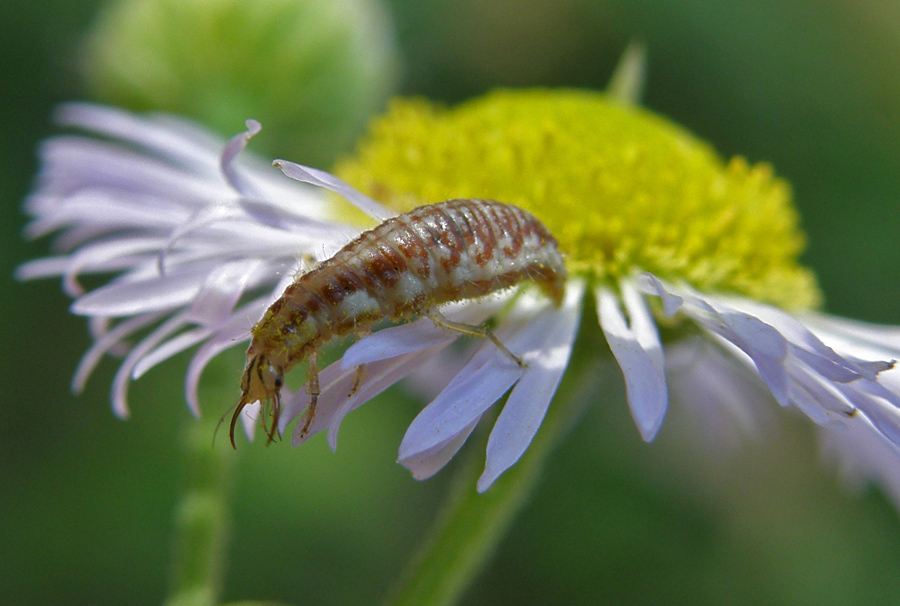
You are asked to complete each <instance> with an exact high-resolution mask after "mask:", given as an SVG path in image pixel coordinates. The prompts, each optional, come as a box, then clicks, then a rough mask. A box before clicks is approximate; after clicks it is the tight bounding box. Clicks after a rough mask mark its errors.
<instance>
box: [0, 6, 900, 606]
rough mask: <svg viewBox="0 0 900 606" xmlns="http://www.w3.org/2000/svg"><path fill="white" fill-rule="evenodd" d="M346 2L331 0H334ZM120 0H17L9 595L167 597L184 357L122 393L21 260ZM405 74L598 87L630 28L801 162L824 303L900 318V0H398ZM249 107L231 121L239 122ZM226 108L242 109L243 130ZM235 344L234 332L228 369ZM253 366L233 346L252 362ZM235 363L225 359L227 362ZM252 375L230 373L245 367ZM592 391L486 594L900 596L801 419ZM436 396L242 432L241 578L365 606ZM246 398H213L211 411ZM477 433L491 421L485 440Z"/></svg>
mask: <svg viewBox="0 0 900 606" xmlns="http://www.w3.org/2000/svg"><path fill="white" fill-rule="evenodd" d="M327 1H330V0H323V2H327ZM99 6H100V3H99V2H96V1H95V0H82V1H81V2H68V1H64V0H35V1H33V2H3V3H0V66H2V67H0V69H2V72H0V78H2V89H0V90H2V92H0V208H2V212H0V230H2V232H0V247H2V255H0V280H2V286H0V289H2V290H0V293H2V296H0V318H2V320H0V327H2V328H0V330H2V340H0V347H2V351H0V360H2V362H0V385H2V387H3V395H4V398H3V399H4V404H3V412H2V414H0V595H2V597H0V601H2V602H3V603H4V604H29V605H42V604H66V605H78V604H91V605H98V604H138V605H139V604H157V603H160V602H161V600H162V599H163V598H164V596H165V591H166V586H167V580H168V575H169V565H170V559H171V558H170V555H171V546H170V536H171V528H172V510H173V506H174V504H175V502H176V498H177V495H178V491H179V488H180V485H181V484H180V483H181V479H182V475H181V474H182V470H181V468H180V465H179V440H180V438H181V436H182V434H183V427H184V426H185V424H187V423H191V422H192V419H191V417H190V415H189V413H188V411H187V409H186V407H185V406H184V404H183V396H182V393H181V377H182V372H183V368H184V362H185V358H181V359H176V360H173V361H170V362H169V363H168V364H165V365H163V366H161V367H159V368H157V369H154V371H153V372H151V373H149V374H148V375H147V376H146V377H145V378H142V379H141V380H140V381H139V382H138V383H136V384H135V385H133V386H132V389H131V391H130V394H131V395H130V402H131V405H132V410H133V414H132V418H131V419H130V420H129V421H127V422H122V421H119V420H117V419H115V418H114V416H113V415H112V413H111V411H110V408H109V403H108V389H109V385H110V380H111V377H112V374H113V372H114V371H115V366H116V365H115V363H114V362H113V361H107V363H105V364H103V365H101V367H100V369H99V371H98V372H97V373H96V374H95V376H93V377H92V379H91V381H90V382H89V384H88V388H87V390H86V392H85V393H84V394H83V395H81V396H80V397H75V396H73V395H71V394H70V392H69V381H70V378H71V375H72V373H73V371H74V369H75V366H76V364H77V362H78V360H79V357H80V355H81V354H82V352H83V351H84V350H85V349H86V348H87V346H88V345H89V336H88V334H87V330H86V326H85V323H84V322H83V320H81V319H79V318H76V317H73V316H70V315H69V314H68V312H67V305H68V300H67V299H66V297H65V296H64V295H63V294H62V293H61V292H60V289H59V285H58V284H57V283H54V282H52V281H42V282H32V283H17V282H15V281H14V280H13V278H12V275H13V272H14V269H15V267H16V266H17V264H19V263H21V262H22V261H23V260H25V259H28V258H32V257H35V256H39V255H42V254H45V253H46V251H47V248H48V242H47V241H38V242H33V243H28V242H24V241H23V240H22V239H21V237H20V234H21V230H22V227H23V225H24V224H25V221H26V218H25V217H24V216H23V215H22V213H21V210H20V204H21V201H22V199H23V198H24V197H25V196H26V195H27V192H28V191H29V189H30V186H31V184H32V179H33V176H34V174H35V170H36V159H35V148H36V145H37V143H38V142H39V141H40V140H41V138H43V137H46V136H48V135H50V134H52V133H53V132H54V127H53V125H52V124H51V122H50V116H51V112H52V110H53V107H54V106H55V105H56V104H57V103H59V102H62V101H66V100H71V99H81V98H85V97H86V93H85V91H84V89H83V88H82V80H81V78H80V76H79V72H78V61H77V57H78V49H79V47H80V44H81V42H80V41H81V38H82V36H83V34H84V32H85V30H86V28H87V27H88V26H89V24H90V23H91V21H92V19H93V18H94V16H95V14H96V10H97V8H98V7H99ZM385 7H386V9H387V11H388V13H389V14H390V16H391V18H392V19H393V23H394V29H395V33H396V38H397V44H398V46H399V49H400V53H401V59H402V72H401V75H400V78H399V82H398V90H399V92H401V93H404V94H416V95H426V96H428V97H431V98H434V99H439V100H445V101H447V102H455V101H459V100H462V99H466V98H468V97H471V96H473V95H478V94H480V93H482V92H484V91H486V90H489V89H491V88H495V87H498V86H577V87H589V88H602V87H603V86H604V85H605V83H606V81H607V79H608V78H609V75H610V73H611V71H612V69H613V67H614V65H615V63H616V61H617V59H618V57H619V56H620V54H621V52H622V50H623V49H624V47H625V46H626V45H627V43H628V42H629V41H631V40H633V39H642V40H644V41H645V42H646V44H647V47H648V50H649V76H648V79H647V85H646V95H645V104H646V105H647V106H648V107H650V108H652V109H653V110H655V111H658V112H660V113H662V114H664V115H666V116H668V117H670V118H672V119H674V120H675V121H677V122H680V123H681V124H683V125H685V126H687V127H688V128H690V129H692V130H693V131H694V132H696V133H697V134H698V135H700V136H701V137H703V138H705V139H707V140H709V141H711V142H712V143H713V144H714V145H715V146H716V147H717V148H718V149H719V150H720V151H721V152H722V153H723V154H725V155H733V154H742V155H745V156H746V157H748V158H749V159H750V160H752V161H759V160H766V161H770V162H772V163H773V164H774V165H775V167H776V168H777V170H778V172H779V173H780V174H781V175H783V176H785V177H786V178H787V179H789V180H790V181H791V182H792V184H793V185H794V188H795V194H796V198H797V204H798V206H799V208H800V211H801V213H802V215H803V218H804V219H803V220H804V225H805V228H806V230H807V232H808V234H809V239H810V246H809V249H808V254H807V255H806V260H807V262H808V263H809V264H810V265H812V266H813V267H814V268H815V269H816V271H817V272H818V274H819V276H820V278H821V282H822V285H823V288H824V291H825V293H826V297H827V302H828V303H827V305H828V309H829V310H830V311H833V312H835V313H838V314H841V315H847V316H852V317H857V318H862V319H866V320H872V321H879V322H888V323H895V324H900V306H898V296H900V275H898V272H897V267H898V260H900V252H898V248H897V235H896V234H897V233H898V231H900V203H898V202H900V170H898V167H900V72H898V65H900V36H897V35H896V34H897V32H898V31H900V4H898V3H895V2H882V1H877V0H796V1H794V2H787V3H785V2H779V1H776V0H758V1H755V2H747V1H738V2H716V1H713V0H668V1H662V0H658V1H651V0H644V1H624V0H620V1H616V0H432V1H427V2H420V1H419V0H390V1H386V2H385ZM238 129H240V125H236V127H235V128H234V131H237V130H238ZM225 134H231V133H225ZM239 358H240V356H239V355H238V356H236V357H235V358H234V365H235V368H238V367H239V366H240V359H239ZM235 372H237V371H235ZM223 380H229V377H225V378H224V379H223ZM234 380H235V381H236V380H237V378H236V375H235V378H234ZM592 399H593V400H595V402H592V405H591V406H590V408H589V412H588V414H587V415H586V416H585V418H584V419H583V420H582V422H581V423H580V424H579V425H578V427H577V428H576V429H575V430H574V431H573V432H572V434H571V436H570V437H569V439H568V440H567V441H566V442H565V443H564V444H563V446H562V447H561V448H560V449H559V450H558V451H557V453H556V454H555V455H554V456H553V458H552V460H551V461H550V464H549V466H548V468H547V470H546V474H545V478H544V480H543V482H542V485H541V487H540V488H539V490H538V492H537V494H536V496H535V498H534V500H533V501H532V502H531V503H530V504H529V505H528V506H527V508H526V509H525V510H524V511H523V513H522V514H521V516H520V517H519V519H518V520H517V522H516V524H515V525H514V527H513V530H512V532H511V533H510V534H509V535H508V536H507V537H506V539H505V540H504V542H503V544H502V545H501V548H500V550H499V552H498V553H497V555H496V557H495V558H494V559H493V560H492V561H491V563H490V565H489V566H488V567H487V569H486V570H485V571H484V573H483V574H482V575H481V576H480V577H479V579H478V581H477V582H476V583H475V585H474V586H473V587H472V588H471V589H470V590H469V592H468V593H467V594H466V596H465V599H464V603H466V604H477V605H487V604H519V605H523V604H644V603H666V604H677V603H690V604H761V603H765V604H810V605H813V604H814V605H819V606H821V605H827V604H842V605H846V604H895V603H897V601H898V599H900V598H898V596H900V514H898V511H897V509H896V508H895V507H894V505H893V504H892V503H891V502H890V501H889V500H888V499H886V498H885V497H884V496H883V495H882V494H881V493H880V492H878V491H877V490H872V489H867V488H865V487H863V488H862V489H861V490H858V489H857V490H851V489H850V488H848V487H846V486H844V485H842V484H841V482H839V481H838V479H837V476H836V474H835V472H834V470H833V469H831V468H829V467H828V466H826V465H823V464H822V462H821V460H820V456H819V452H818V447H817V445H816V442H815V440H814V436H813V432H812V431H811V430H810V428H809V427H808V426H807V425H808V424H807V423H806V422H805V421H803V420H801V419H797V418H795V417H793V416H792V415H789V414H782V412H781V411H776V413H775V415H774V421H773V423H772V424H771V426H770V427H769V429H768V430H767V431H765V432H763V433H762V434H761V435H760V436H757V437H756V438H755V439H749V438H748V439H744V440H743V441H741V442H740V443H739V444H737V445H736V446H737V447H736V448H732V449H729V450H724V451H723V450H716V449H711V448H710V447H709V444H708V443H706V442H704V441H703V440H701V439H699V437H698V436H697V432H696V431H694V430H693V429H692V428H693V426H694V425H695V424H694V423H693V422H692V420H691V419H690V418H689V417H688V416H686V415H684V414H680V413H679V410H678V408H677V407H674V410H673V411H672V414H671V416H670V417H669V418H667V420H666V424H665V425H664V426H663V429H662V431H661V434H660V437H659V438H658V440H657V441H656V442H655V443H653V444H650V445H647V444H644V443H642V442H641V441H640V438H639V436H638V433H637V431H636V429H635V428H634V426H633V423H632V422H631V420H630V418H629V416H628V412H627V407H626V406H625V404H624V401H623V399H622V387H621V386H620V385H619V384H618V382H611V383H610V385H609V387H608V390H607V391H604V392H603V393H597V394H594V395H593V396H592ZM418 406H420V404H417V403H416V402H415V400H414V399H412V398H410V397H409V396H408V395H407V394H405V393H404V392H403V391H401V390H395V391H393V392H389V394H388V395H387V396H386V397H383V398H381V399H380V400H379V401H377V402H373V403H371V404H369V405H367V406H365V407H364V408H363V409H361V410H360V411H359V412H357V413H354V415H352V416H351V417H350V418H349V419H348V421H347V423H346V424H345V426H344V428H343V430H342V434H341V443H340V447H339V449H338V451H337V453H336V454H333V453H331V452H330V451H329V450H328V449H327V447H326V445H325V443H324V440H322V439H321V438H318V439H315V440H313V441H312V442H311V443H310V444H308V445H306V446H304V447H303V448H301V449H297V450H295V449H292V448H290V446H289V445H288V444H286V443H282V444H278V445H275V446H273V447H270V448H264V447H262V445H259V444H257V445H255V446H252V447H249V448H243V449H241V451H240V452H239V453H238V454H236V455H235V465H236V470H235V482H234V483H235V486H234V494H235V507H234V511H233V530H232V538H231V543H230V548H229V558H230V565H229V567H228V573H227V576H226V578H225V581H224V596H225V598H226V599H227V600H238V599H251V598H252V599H271V600H281V601H285V602H291V603H328V604H370V603H373V602H374V601H377V600H378V599H379V597H380V596H382V595H383V594H384V592H385V590H386V589H387V587H388V586H389V585H390V583H391V581H392V579H393V578H394V577H395V575H396V573H397V572H398V571H399V570H400V568H401V566H402V564H403V563H404V562H405V560H406V558H407V556H408V555H409V554H410V553H411V551H412V550H413V549H414V547H415V545H416V544H417V541H418V539H419V538H420V537H421V535H422V533H423V532H424V531H425V529H426V528H427V527H428V524H429V523H430V521H431V520H432V519H433V518H434V516H435V514H436V511H437V508H438V505H439V503H440V499H441V495H442V494H443V492H444V490H445V483H446V480H447V478H448V477H449V476H450V475H451V474H450V473H449V472H448V471H445V472H443V473H441V474H440V475H438V476H437V477H436V478H434V479H432V480H430V481H428V482H424V483H420V482H416V481H414V480H412V479H410V477H409V476H408V474H407V473H406V471H405V470H404V469H403V468H401V467H400V466H398V465H396V464H395V463H394V458H395V455H396V448H397V445H398V444H399V441H400V438H401V437H402V435H403V431H404V428H405V425H406V424H407V423H408V422H409V420H410V419H412V417H413V416H414V414H415V411H416V409H417V407H418ZM226 407H227V404H225V403H215V402H213V403H211V404H209V405H208V406H207V408H206V410H207V412H208V414H211V415H215V416H218V415H219V414H221V411H223V410H224V409H225V408H226ZM473 442H475V443H474V444H470V446H472V445H475V446H476V447H477V448H483V442H480V443H477V441H474V440H473Z"/></svg>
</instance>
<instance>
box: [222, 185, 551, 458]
mask: <svg viewBox="0 0 900 606" xmlns="http://www.w3.org/2000/svg"><path fill="white" fill-rule="evenodd" d="M565 277H566V271H565V265H564V263H563V259H562V256H561V255H560V253H559V251H558V249H557V246H556V240H555V239H554V238H553V236H552V235H551V234H550V232H549V231H548V230H547V229H546V228H545V227H544V226H543V225H542V224H541V223H540V222H539V221H538V220H537V219H536V218H535V217H534V216H532V215H531V214H529V213H527V212H526V211H523V210H522V209H520V208H517V207H515V206H512V205H509V204H504V203H501V202H493V201H488V200H473V199H461V200H450V201H447V202H441V203H439V204H432V205H428V206H422V207H419V208H416V209H414V210H412V211H411V212H409V213H405V214H402V215H399V216H397V217H393V218H391V219H388V220H387V221H385V222H384V223H382V224H381V225H379V226H377V227H375V228H374V229H371V230H369V231H366V232H364V233H363V234H361V235H360V236H359V237H358V238H357V239H355V240H354V241H352V242H350V243H349V244H347V245H346V246H345V247H344V248H342V249H341V250H340V251H339V252H338V253H337V254H335V255H334V256H333V257H331V258H330V259H327V260H326V261H324V262H322V263H321V264H320V265H318V266H316V267H315V268H314V269H312V270H311V271H309V272H307V273H305V274H303V275H301V276H300V277H299V278H297V280H296V281H295V282H294V283H293V284H291V285H290V286H288V288H287V289H286V290H285V292H284V294H283V295H282V296H281V297H280V298H279V299H278V300H277V301H275V303H273V304H272V306H271V307H270V308H269V309H268V310H267V311H266V313H265V315H264V316H263V318H262V320H260V321H259V322H258V323H257V324H256V326H254V328H253V331H252V337H253V339H252V342H251V344H250V348H249V349H248V351H247V357H248V358H247V359H248V362H247V368H246V370H245V371H244V379H243V381H242V385H241V387H242V391H243V395H242V397H241V400H240V402H239V404H238V410H237V411H236V412H235V417H234V418H233V419H232V434H233V428H234V422H235V420H236V418H237V415H238V414H239V412H240V410H241V408H243V406H245V405H246V404H250V403H252V402H254V401H257V400H261V401H264V402H265V401H272V402H273V404H274V411H273V415H274V416H275V417H276V420H277V414H278V392H279V391H280V388H281V377H282V375H283V374H284V373H285V372H287V371H288V370H289V369H290V368H291V367H292V366H294V365H295V364H297V363H299V362H302V361H303V360H305V359H307V358H310V357H311V356H314V354H315V353H316V352H317V351H318V348H319V347H320V346H322V345H323V344H325V343H326V342H328V341H329V340H330V339H331V338H332V337H335V336H344V335H348V334H355V333H358V332H361V331H366V330H368V329H369V328H370V327H371V326H372V325H373V324H375V323H376V322H378V321H379V320H382V319H384V318H391V319H394V320H397V319H404V318H409V317H411V316H414V315H417V314H420V313H422V312H424V311H427V310H428V309H430V308H433V307H435V306H437V305H440V304H443V303H449V302H452V301H459V300H462V299H467V298H474V297H480V296H484V295H487V294H489V293H492V292H494V291H497V290H500V289H503V288H507V287H509V286H512V285H514V284H517V283H518V282H521V281H522V280H525V279H529V280H532V281H534V282H535V283H537V285H538V286H539V287H540V288H541V289H543V290H544V292H545V293H546V294H547V295H548V296H550V297H551V298H552V299H553V300H554V302H556V303H557V304H559V303H560V302H561V301H562V295H563V289H564V283H565ZM315 372H316V370H315V368H314V357H313V360H312V363H311V369H310V371H309V372H308V374H309V375H310V377H309V378H310V383H311V385H312V384H313V383H314V382H315V381H314V379H315V377H314V376H313V375H314V373H315ZM311 391H312V389H311ZM270 437H271V433H270ZM232 442H233V435H232Z"/></svg>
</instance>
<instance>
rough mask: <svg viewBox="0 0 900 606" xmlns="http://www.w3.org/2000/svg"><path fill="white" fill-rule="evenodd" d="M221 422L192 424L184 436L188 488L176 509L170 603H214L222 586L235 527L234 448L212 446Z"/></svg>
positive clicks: (167, 603)
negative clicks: (231, 511) (232, 515)
mask: <svg viewBox="0 0 900 606" xmlns="http://www.w3.org/2000/svg"><path fill="white" fill-rule="evenodd" d="M215 425H216V424H215V422H214V421H212V420H209V419H203V420H202V421H199V422H192V423H189V424H188V426H187V428H186V429H185V432H184V436H183V439H182V443H183V449H184V461H185V476H186V477H185V490H184V493H183V494H182V496H181V499H180V500H179V502H178V504H177V505H176V508H175V540H174V543H175V545H174V547H175V554H174V559H173V567H172V579H171V588H170V591H169V595H168V597H167V598H166V601H165V606H213V605H214V604H216V603H217V602H218V599H219V594H220V590H221V577H222V570H223V567H224V565H225V556H226V547H227V542H228V533H229V526H230V519H229V517H230V515H229V497H230V484H231V482H230V476H231V468H232V462H233V459H234V453H231V452H229V451H228V449H226V448H225V445H224V444H221V443H220V444H219V445H218V446H217V447H215V448H213V447H212V446H211V441H212V437H211V436H212V435H213V431H214V429H215Z"/></svg>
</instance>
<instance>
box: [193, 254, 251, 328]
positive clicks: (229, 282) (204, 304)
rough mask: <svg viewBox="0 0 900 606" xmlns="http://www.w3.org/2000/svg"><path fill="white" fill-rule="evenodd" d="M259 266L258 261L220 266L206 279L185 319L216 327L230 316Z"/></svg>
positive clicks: (242, 260)
mask: <svg viewBox="0 0 900 606" xmlns="http://www.w3.org/2000/svg"><path fill="white" fill-rule="evenodd" d="M261 265H262V261H260V260H259V259H240V260H237V261H231V262H227V263H224V264H223V265H220V266H219V267H217V268H215V269H213V270H212V271H211V272H209V274H208V275H207V276H206V280H205V281H204V283H203V287H202V288H201V289H200V292H198V293H197V296H196V297H194V300H193V301H192V302H191V306H190V308H189V309H188V311H187V318H188V320H190V321H191V322H195V323H197V324H200V325H211V324H217V323H219V322H222V321H223V320H225V319H226V318H227V317H228V316H229V315H231V311H232V309H234V306H235V304H236V303H237V302H238V299H239V298H240V297H241V295H242V294H244V287H245V286H246V285H247V282H248V281H249V279H250V276H252V275H253V273H254V272H255V271H256V270H257V269H258V268H259V267H260V266H261Z"/></svg>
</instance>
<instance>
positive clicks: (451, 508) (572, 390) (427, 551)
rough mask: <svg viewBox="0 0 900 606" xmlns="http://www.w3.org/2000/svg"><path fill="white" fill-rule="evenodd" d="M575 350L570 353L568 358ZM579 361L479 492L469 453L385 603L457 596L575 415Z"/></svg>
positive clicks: (475, 461) (432, 603)
mask: <svg viewBox="0 0 900 606" xmlns="http://www.w3.org/2000/svg"><path fill="white" fill-rule="evenodd" d="M584 353H586V352H584ZM576 356H577V353H573V357H572V359H573V361H574V360H576V359H577V358H576ZM585 358H587V359H595V358H594V357H593V356H590V355H587V356H581V359H582V360H584V359H585ZM581 366H582V369H575V368H572V367H570V368H569V369H568V372H567V373H566V376H565V378H564V379H563V382H562V384H561V385H560V388H559V390H558V391H557V394H556V397H555V398H554V400H553V403H552V405H551V406H550V409H549V410H548V411H547V416H546V418H545V419H544V422H543V423H542V425H541V429H540V431H538V433H537V435H536V436H535V438H534V441H533V442H532V443H531V446H529V447H528V450H526V451H525V454H524V455H523V456H522V458H521V459H520V460H519V462H518V463H516V464H515V465H514V466H513V467H512V468H510V469H509V470H508V471H506V473H504V474H503V475H502V476H500V478H499V479H498V480H497V481H496V482H494V484H493V485H492V486H491V487H490V489H488V490H487V492H485V493H484V494H478V493H477V492H476V491H475V481H476V479H477V478H478V475H479V474H480V473H481V470H482V468H483V466H484V461H483V459H482V458H481V457H479V456H474V455H473V454H471V453H470V455H469V456H468V460H467V461H465V462H464V464H463V465H462V466H461V468H460V469H459V471H458V472H457V474H456V476H455V477H454V478H453V482H452V484H451V487H450V493H449V495H448V497H447V501H446V502H445V504H444V508H443V510H442V511H441V513H440V515H439V517H438V519H437V520H436V522H435V524H434V526H433V527H432V529H431V532H430V536H429V537H428V538H427V539H426V541H425V542H424V543H423V545H422V547H421V549H420V551H419V552H418V553H417V554H416V556H415V557H414V558H413V559H412V561H411V562H410V564H409V566H408V567H407V569H406V571H405V572H404V574H403V575H402V577H401V579H400V583H399V584H398V585H397V586H395V587H394V588H393V590H392V591H391V592H390V594H389V595H388V599H387V600H386V601H385V604H387V605H390V606H449V605H451V604H455V603H456V602H457V601H458V600H459V598H460V597H461V595H462V593H463V591H465V589H466V588H467V587H468V586H469V585H470V584H471V583H472V581H473V580H474V579H475V577H476V576H477V574H478V573H479V572H480V571H481V570H482V568H483V566H484V564H485V562H486V561H487V559H488V558H489V557H490V556H491V555H492V554H493V553H494V551H495V550H496V548H497V546H498V545H499V543H500V540H501V539H502V538H503V536H504V535H505V534H506V531H507V530H508V528H509V526H510V524H511V523H512V520H513V518H514V517H515V515H516V514H517V513H518V512H519V511H520V510H521V508H522V507H523V506H524V505H525V503H526V502H527V500H528V497H529V495H530V494H531V493H532V491H533V489H534V487H535V486H536V485H537V483H538V481H539V479H540V475H541V471H542V470H543V467H544V464H545V462H546V461H547V459H548V458H549V455H550V454H551V453H552V452H553V449H554V447H555V446H556V444H557V443H559V441H560V439H561V438H562V437H564V436H565V434H566V433H567V432H568V430H569V429H570V428H571V427H572V426H573V425H574V423H575V421H576V420H577V419H578V418H579V417H580V416H581V413H582V411H583V410H584V407H585V404H586V402H587V401H588V399H589V398H587V397H586V395H585V394H584V393H583V385H584V383H585V379H586V378H589V377H586V376H584V375H585V373H584V372H583V371H584V366H585V365H584V364H582V365H581ZM590 378H591V379H592V377H590ZM592 382H593V381H592Z"/></svg>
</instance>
